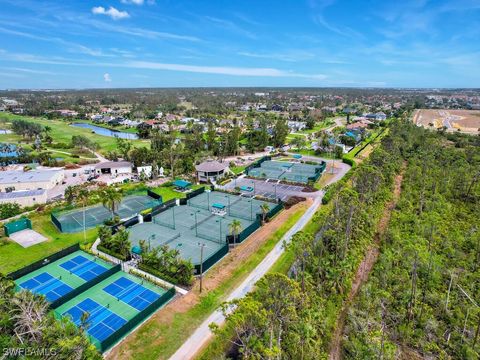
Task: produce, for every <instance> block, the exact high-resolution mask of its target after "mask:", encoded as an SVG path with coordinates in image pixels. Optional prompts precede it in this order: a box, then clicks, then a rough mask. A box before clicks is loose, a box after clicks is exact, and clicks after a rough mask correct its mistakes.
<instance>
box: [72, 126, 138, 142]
mask: <svg viewBox="0 0 480 360" xmlns="http://www.w3.org/2000/svg"><path fill="white" fill-rule="evenodd" d="M71 126H75V127H80V128H84V129H90V130H92V131H93V132H94V133H95V134H98V135H103V136H109V137H119V138H121V139H128V140H137V139H138V135H137V134H131V133H126V132H123V131H117V130H110V129H106V128H103V127H100V126H95V125H91V124H87V123H75V124H72V125H71Z"/></svg>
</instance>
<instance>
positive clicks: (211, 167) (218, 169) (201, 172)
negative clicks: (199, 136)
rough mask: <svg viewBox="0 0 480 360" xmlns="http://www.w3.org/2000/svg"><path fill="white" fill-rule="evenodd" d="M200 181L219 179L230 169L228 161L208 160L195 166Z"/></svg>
mask: <svg viewBox="0 0 480 360" xmlns="http://www.w3.org/2000/svg"><path fill="white" fill-rule="evenodd" d="M195 170H196V173H197V180H198V181H199V182H209V181H217V180H218V179H220V178H222V177H224V176H225V174H226V173H228V172H229V171H230V169H229V167H228V163H226V162H219V161H216V160H207V161H204V162H203V163H201V164H198V165H196V166H195Z"/></svg>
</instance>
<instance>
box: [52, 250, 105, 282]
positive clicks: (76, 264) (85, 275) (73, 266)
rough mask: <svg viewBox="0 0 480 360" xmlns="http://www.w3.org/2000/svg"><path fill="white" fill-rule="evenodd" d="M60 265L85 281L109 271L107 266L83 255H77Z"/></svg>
mask: <svg viewBox="0 0 480 360" xmlns="http://www.w3.org/2000/svg"><path fill="white" fill-rule="evenodd" d="M60 266H61V267H62V268H64V269H65V270H67V271H69V272H70V273H72V274H75V275H76V276H78V277H80V278H82V279H83V280H85V281H90V280H92V279H95V278H96V277H97V276H99V275H100V274H103V273H104V272H105V271H107V269H106V268H105V267H103V266H101V265H99V264H97V263H96V262H95V261H92V260H89V259H87V258H86V257H84V256H82V255H78V256H75V257H74V258H72V259H70V260H68V261H65V262H64V263H63V264H60Z"/></svg>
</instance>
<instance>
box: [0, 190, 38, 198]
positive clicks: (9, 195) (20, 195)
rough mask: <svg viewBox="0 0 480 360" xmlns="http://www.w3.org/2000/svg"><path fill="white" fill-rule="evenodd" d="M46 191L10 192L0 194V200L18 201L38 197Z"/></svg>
mask: <svg viewBox="0 0 480 360" xmlns="http://www.w3.org/2000/svg"><path fill="white" fill-rule="evenodd" d="M45 192H46V190H43V189H41V190H23V191H22V190H21V191H12V192H8V193H5V192H0V199H18V198H23V197H29V196H39V195H43V194H44V193H45Z"/></svg>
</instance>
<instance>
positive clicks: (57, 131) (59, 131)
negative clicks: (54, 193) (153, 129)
mask: <svg viewBox="0 0 480 360" xmlns="http://www.w3.org/2000/svg"><path fill="white" fill-rule="evenodd" d="M0 119H6V120H7V121H12V120H16V119H18V120H20V119H23V120H27V121H31V122H35V123H38V124H40V125H42V126H49V127H50V128H51V129H52V131H51V132H50V136H51V137H52V138H53V139H54V141H55V142H57V143H65V144H69V143H70V142H71V140H72V136H73V135H84V136H87V137H88V138H89V139H90V140H92V141H94V142H96V143H97V144H98V145H99V146H100V148H101V150H100V152H107V151H111V150H115V149H116V148H117V146H116V141H115V138H113V137H109V136H102V135H97V134H94V133H92V132H91V131H90V130H89V129H84V128H79V127H73V126H70V124H69V123H68V122H67V121H64V120H48V119H45V118H37V117H35V118H34V117H28V116H18V115H12V114H2V115H1V116H0ZM72 122H74V121H72ZM4 124H5V122H3V124H0V127H4ZM12 135H13V134H0V142H16V141H18V139H20V137H19V136H17V135H14V136H15V137H12ZM132 144H133V145H134V146H137V147H140V146H149V145H150V141H149V140H132ZM65 150H66V151H68V149H65ZM70 150H71V149H70Z"/></svg>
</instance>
